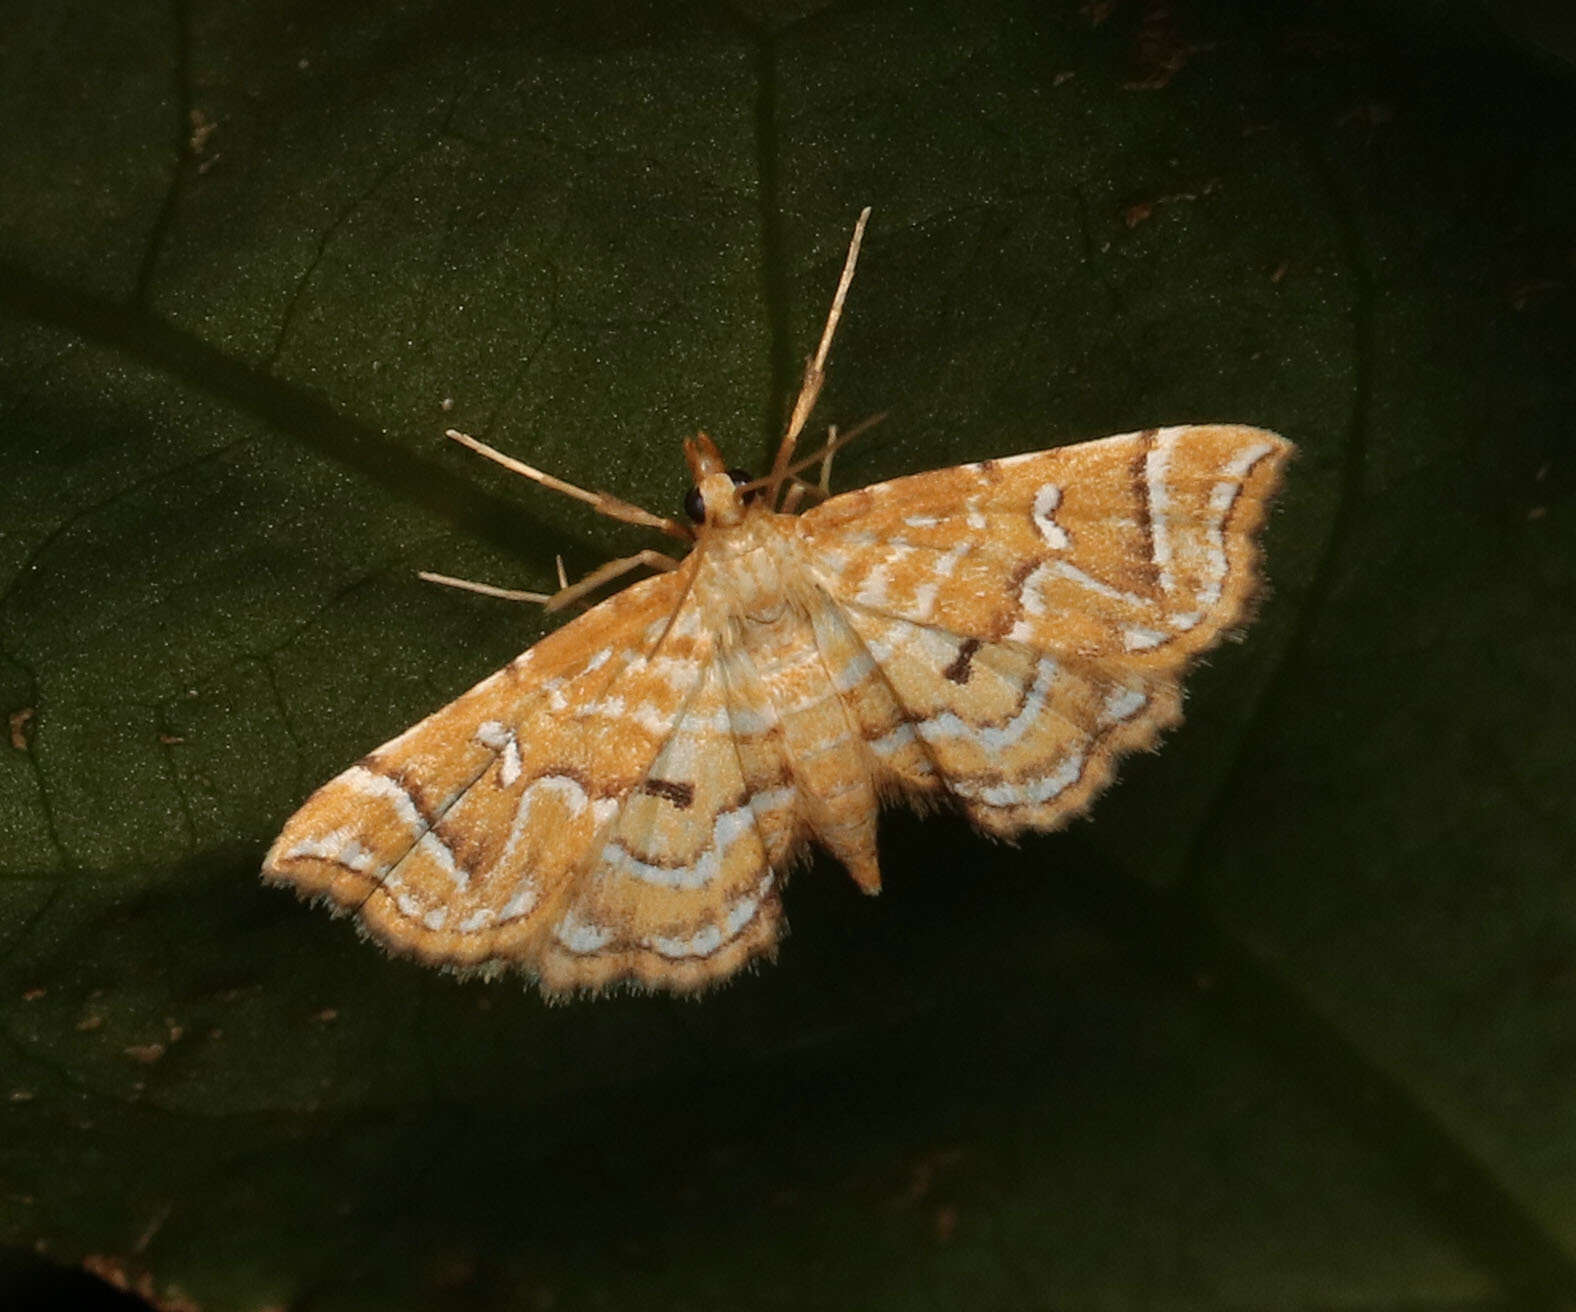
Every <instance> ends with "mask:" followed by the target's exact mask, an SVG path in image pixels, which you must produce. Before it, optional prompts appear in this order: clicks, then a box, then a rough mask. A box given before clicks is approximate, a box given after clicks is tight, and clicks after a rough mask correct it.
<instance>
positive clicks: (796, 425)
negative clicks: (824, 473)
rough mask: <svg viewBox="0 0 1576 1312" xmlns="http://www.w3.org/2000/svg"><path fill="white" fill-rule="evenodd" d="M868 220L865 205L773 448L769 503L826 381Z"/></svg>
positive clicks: (780, 485) (780, 482) (774, 500)
mask: <svg viewBox="0 0 1576 1312" xmlns="http://www.w3.org/2000/svg"><path fill="white" fill-rule="evenodd" d="M869 218H870V207H869V206H868V205H866V206H865V208H864V209H862V210H861V211H860V212H859V221H858V222H857V223H855V224H854V235H853V238H852V239H851V240H850V241H849V243H848V254H847V256H846V257H844V260H843V274H842V277H841V278H839V279H838V283H837V293H836V295H834V296H833V297H832V308H831V309H830V310H829V311H827V315H826V326H825V327H824V328H822V329H821V342H820V345H819V346H817V347H816V350H815V354H814V355H812V356H811V357H810V358H809V359H808V360H806V361H805V366H804V380H803V382H801V383H800V384H799V395H798V397H797V398H796V399H795V401H794V403H793V414H792V415H791V416H790V417H789V420H788V431H787V432H785V433H784V434H783V440H782V443H781V445H780V446H778V448H777V457H776V459H774V460H773V461H772V472H771V478H770V484H771V500H772V503H773V504H775V503H776V501H777V494H778V492H779V491H780V490H781V488H782V485H783V481H784V479H785V477H786V475H787V472H788V462H789V461H790V460H791V459H792V458H793V449H794V445H795V444H796V443H797V442H798V440H799V434H800V433H801V432H802V431H803V430H804V425H805V421H806V420H808V419H809V418H810V412H811V411H812V410H814V409H815V403H816V400H817V399H818V398H819V397H820V395H821V385H822V384H823V383H824V382H826V357H827V355H828V353H829V352H830V351H831V349H832V337H833V336H834V334H836V332H837V321H838V320H839V319H841V318H842V317H843V302H844V301H845V300H847V299H848V287H849V284H850V283H852V282H853V280H854V265H855V264H857V263H858V261H859V245H860V243H861V242H862V241H863V240H864V237H865V224H866V222H867V221H868V220H869Z"/></svg>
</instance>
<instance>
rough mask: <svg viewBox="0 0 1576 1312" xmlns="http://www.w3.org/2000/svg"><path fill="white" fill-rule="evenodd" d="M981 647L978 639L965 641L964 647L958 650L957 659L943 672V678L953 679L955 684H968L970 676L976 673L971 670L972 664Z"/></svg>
mask: <svg viewBox="0 0 1576 1312" xmlns="http://www.w3.org/2000/svg"><path fill="white" fill-rule="evenodd" d="M981 646H982V644H981V642H980V640H979V639H978V638H968V639H965V641H964V643H963V645H962V646H961V647H959V648H958V655H957V659H956V660H954V661H953V662H952V664H951V665H949V666H947V668H946V669H944V670H942V672H941V677H942V678H944V679H951V680H952V682H953V683H967V682H968V681H969V675H971V674H973V673H974V671H973V670H972V669H971V668H970V663H971V662H972V661H973V660H974V653H975V652H977V651H978V650H979V649H980V647H981Z"/></svg>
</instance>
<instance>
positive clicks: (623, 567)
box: [542, 548, 679, 611]
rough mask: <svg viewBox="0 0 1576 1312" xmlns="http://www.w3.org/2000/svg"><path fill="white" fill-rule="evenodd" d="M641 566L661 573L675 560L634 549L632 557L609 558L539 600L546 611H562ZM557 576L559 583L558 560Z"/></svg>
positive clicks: (656, 553)
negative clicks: (605, 584)
mask: <svg viewBox="0 0 1576 1312" xmlns="http://www.w3.org/2000/svg"><path fill="white" fill-rule="evenodd" d="M642 565H644V566H646V567H647V568H648V569H654V570H656V571H657V572H658V573H663V572H665V571H667V570H670V569H677V568H678V567H679V562H678V561H676V560H674V559H673V557H672V556H668V555H664V554H663V553H662V552H660V551H652V550H651V549H650V548H647V549H645V550H644V551H637V552H636V553H635V554H634V555H633V556H620V557H619V558H618V559H617V560H610V561H608V562H607V563H606V564H605V565H599V566H597V568H596V569H594V570H592V571H591V572H590V573H589V574H587V575H586V576H585V577H584V578H583V579H581V580H580V581H579V582H578V583H565V584H564V586H563V587H561V588H559V590H558V591H557V592H555V593H553V595H552V596H551V597H544V598H543V599H542V600H543V602H544V604H545V606H546V608H547V609H548V610H550V611H552V610H562V609H563V608H564V607H565V606H571V605H573V604H574V603H575V602H577V601H579V600H580V598H582V597H584V596H585V595H586V594H587V593H590V592H595V591H596V590H597V589H598V588H600V587H601V586H602V585H603V584H604V583H610V582H611V581H612V580H614V579H616V578H620V577H622V576H623V575H625V574H628V573H629V572H630V571H631V570H634V569H639V568H640V567H641V566H642ZM558 577H559V580H560V581H561V582H562V581H563V577H564V576H563V562H562V560H560V561H559V575H558Z"/></svg>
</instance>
